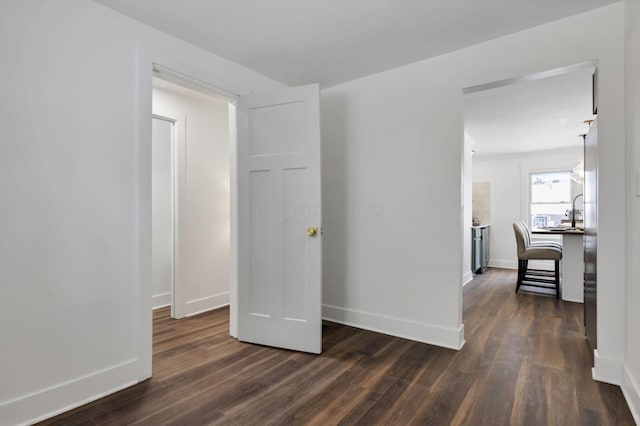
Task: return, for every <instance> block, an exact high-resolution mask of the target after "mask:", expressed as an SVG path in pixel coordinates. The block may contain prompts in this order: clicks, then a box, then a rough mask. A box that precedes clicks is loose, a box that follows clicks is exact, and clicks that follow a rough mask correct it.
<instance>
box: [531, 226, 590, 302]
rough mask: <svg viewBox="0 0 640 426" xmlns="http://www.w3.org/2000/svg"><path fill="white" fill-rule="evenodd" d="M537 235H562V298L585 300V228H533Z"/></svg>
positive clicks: (572, 300) (571, 300)
mask: <svg viewBox="0 0 640 426" xmlns="http://www.w3.org/2000/svg"><path fill="white" fill-rule="evenodd" d="M531 233H532V234H536V235H562V262H560V264H561V272H560V273H561V278H560V289H561V291H560V293H561V294H562V300H566V301H568V302H577V303H583V302H584V230H582V229H579V228H578V229H571V228H568V227H567V228H564V229H563V228H562V227H558V228H552V229H539V228H534V229H532V230H531Z"/></svg>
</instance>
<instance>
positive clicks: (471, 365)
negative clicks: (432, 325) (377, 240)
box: [42, 269, 634, 425]
mask: <svg viewBox="0 0 640 426" xmlns="http://www.w3.org/2000/svg"><path fill="white" fill-rule="evenodd" d="M515 281H516V273H515V271H507V270H498V269H490V270H489V271H488V272H487V273H485V274H483V275H479V276H477V278H476V279H474V281H472V282H471V283H470V284H469V285H467V286H466V287H465V290H464V324H465V335H466V341H467V342H466V345H465V346H464V348H463V349H462V350H461V351H453V350H448V349H442V348H438V347H435V346H430V345H426V344H421V343H416V342H412V341H409V340H404V339H400V338H395V337H391V336H386V335H383V334H378V333H373V332H369V331H365V330H359V329H356V328H352V327H347V326H343V325H338V324H332V323H325V326H324V331H323V349H324V352H323V354H322V355H320V356H317V355H309V354H303V353H296V352H290V351H286V350H279V349H273V348H268V347H263V346H257V345H250V344H244V343H239V342H237V341H235V340H234V339H232V338H230V337H229V336H228V327H229V321H228V316H229V313H228V310H227V309H221V310H217V311H214V312H209V313H205V314H201V315H198V316H196V317H192V318H189V319H184V320H172V319H170V318H169V311H168V309H161V310H158V311H156V312H155V313H154V337H153V338H154V348H153V349H154V350H153V352H154V354H153V378H152V379H150V380H148V381H146V382H144V383H141V384H138V385H136V386H134V387H131V388H129V389H125V390H123V391H121V392H118V393H116V394H114V395H111V396H108V397H106V398H103V399H100V400H98V401H95V402H93V403H91V404H88V405H85V406H83V407H80V408H78V409H76V410H73V411H70V412H68V413H65V414H62V415H60V416H58V417H56V418H53V419H51V420H48V421H46V422H43V423H42V424H50V425H59V424H64V425H93V424H97V425H125V424H140V425H165V424H169V425H205V424H224V425H249V424H256V425H266V424H282V425H289V424H315V425H330V424H344V425H348V424H362V425H374V424H384V425H387V424H393V425H410V424H419V425H449V424H456V425H458V424H465V425H511V424H513V425H633V424H634V423H633V419H632V417H631V413H630V412H629V409H628V408H627V405H626V403H625V401H624V398H623V396H622V392H621V391H620V389H619V388H618V387H616V386H612V385H606V384H602V383H598V382H594V381H593V380H592V379H591V363H592V360H591V354H590V351H589V348H588V345H587V343H586V341H585V338H584V335H583V334H584V330H583V326H582V305H581V304H575V303H567V302H562V301H561V300H560V301H558V300H556V299H555V298H554V297H548V296H544V295H533V294H526V293H521V294H514V288H515Z"/></svg>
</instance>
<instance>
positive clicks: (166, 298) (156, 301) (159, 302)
mask: <svg viewBox="0 0 640 426" xmlns="http://www.w3.org/2000/svg"><path fill="white" fill-rule="evenodd" d="M151 306H152V307H153V309H158V308H164V307H165V306H171V292H168V293H162V294H156V295H154V296H153V297H152V298H151Z"/></svg>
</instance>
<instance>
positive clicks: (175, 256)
mask: <svg viewBox="0 0 640 426" xmlns="http://www.w3.org/2000/svg"><path fill="white" fill-rule="evenodd" d="M152 85H153V90H152V146H151V151H152V182H151V184H152V185H151V186H152V281H153V308H154V309H159V308H163V307H167V306H171V317H172V318H175V319H180V318H184V317H188V316H193V315H197V314H199V313H202V312H206V311H210V310H214V309H218V308H221V307H224V306H228V305H229V304H230V303H231V296H230V295H231V278H230V277H231V242H230V234H231V232H230V227H231V224H230V214H231V213H230V210H231V205H230V202H231V201H230V200H231V194H230V149H231V148H230V140H231V139H230V135H231V132H230V130H229V127H230V126H229V118H230V114H231V113H232V108H230V103H229V100H228V99H226V98H224V97H222V96H219V95H215V94H211V93H203V92H202V91H200V90H196V89H194V88H193V87H185V86H184V85H181V84H176V83H175V82H171V81H167V80H165V79H162V78H159V77H157V76H154V77H153V80H152Z"/></svg>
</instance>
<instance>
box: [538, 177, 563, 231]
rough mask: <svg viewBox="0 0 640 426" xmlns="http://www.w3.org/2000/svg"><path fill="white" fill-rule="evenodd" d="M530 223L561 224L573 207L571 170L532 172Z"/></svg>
mask: <svg viewBox="0 0 640 426" xmlns="http://www.w3.org/2000/svg"><path fill="white" fill-rule="evenodd" d="M529 176H530V180H529V182H530V184H531V192H530V193H531V200H530V201H531V208H530V213H531V217H530V224H531V226H532V227H534V228H542V227H545V226H559V225H560V223H561V221H562V220H563V219H567V216H566V215H565V213H566V212H567V210H570V209H571V178H570V177H571V171H570V170H567V171H559V172H545V173H531V174H530V175H529Z"/></svg>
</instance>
